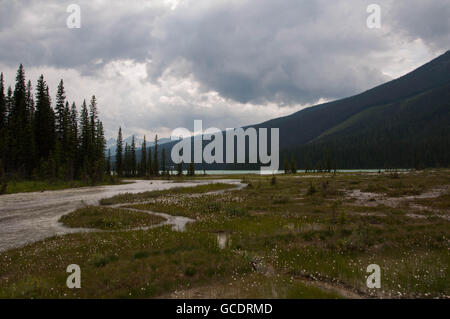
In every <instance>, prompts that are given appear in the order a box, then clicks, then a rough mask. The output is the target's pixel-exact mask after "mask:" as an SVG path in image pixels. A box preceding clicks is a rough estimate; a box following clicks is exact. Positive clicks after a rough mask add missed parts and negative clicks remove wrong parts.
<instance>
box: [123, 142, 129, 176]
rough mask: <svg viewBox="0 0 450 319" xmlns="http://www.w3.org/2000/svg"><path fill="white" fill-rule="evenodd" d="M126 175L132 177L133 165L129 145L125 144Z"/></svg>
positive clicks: (124, 168)
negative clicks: (131, 167)
mask: <svg viewBox="0 0 450 319" xmlns="http://www.w3.org/2000/svg"><path fill="white" fill-rule="evenodd" d="M123 157H124V167H123V170H124V175H125V176H127V177H129V176H130V166H131V165H130V164H131V156H130V147H129V146H128V143H125V152H124V156H123Z"/></svg>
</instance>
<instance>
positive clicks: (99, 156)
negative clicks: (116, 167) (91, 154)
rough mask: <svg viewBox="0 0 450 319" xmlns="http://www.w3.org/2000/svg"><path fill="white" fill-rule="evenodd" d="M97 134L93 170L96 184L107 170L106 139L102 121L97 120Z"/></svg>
mask: <svg viewBox="0 0 450 319" xmlns="http://www.w3.org/2000/svg"><path fill="white" fill-rule="evenodd" d="M95 126H96V129H95V132H96V134H97V135H96V136H95V145H94V149H95V158H94V159H93V160H92V163H93V164H94V170H93V172H92V176H93V183H94V184H95V183H96V182H98V181H101V180H102V179H103V174H104V172H105V148H106V139H105V134H104V131H103V124H102V122H101V121H99V120H97V123H96V124H95Z"/></svg>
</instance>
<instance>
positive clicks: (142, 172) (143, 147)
mask: <svg viewBox="0 0 450 319" xmlns="http://www.w3.org/2000/svg"><path fill="white" fill-rule="evenodd" d="M139 175H141V176H145V175H147V141H146V140H145V135H144V141H143V142H142V145H141V165H140V174H139Z"/></svg>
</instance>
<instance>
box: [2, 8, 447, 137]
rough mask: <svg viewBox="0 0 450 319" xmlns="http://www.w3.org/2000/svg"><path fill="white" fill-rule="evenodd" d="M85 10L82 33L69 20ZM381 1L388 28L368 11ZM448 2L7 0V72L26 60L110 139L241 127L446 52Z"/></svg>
mask: <svg viewBox="0 0 450 319" xmlns="http://www.w3.org/2000/svg"><path fill="white" fill-rule="evenodd" d="M71 3H76V4H78V5H79V6H80V8H81V28H80V29H69V28H68V27H67V25H66V20H67V17H68V16H69V15H70V13H67V12H66V9H67V6H68V5H69V4H71ZM371 3H376V4H379V5H380V6H381V28H380V29H369V28H368V27H367V25H366V20H367V17H368V16H369V13H367V12H366V8H367V6H368V5H369V4H371ZM449 17H450V1H449V0H382V1H381V0H380V1H377V0H371V1H366V0H347V1H343V0H334V1H330V0H295V1H294V0H227V1H225V0H152V1H143V0H134V1H122V0H121V1H119V0H108V1H106V0H105V1H103V0H86V1H74V0H71V1H61V0H22V1H20V0H18V1H13V0H0V71H2V72H3V73H4V75H5V76H6V82H7V84H13V81H14V77H15V72H16V69H17V67H18V65H19V63H23V64H24V66H25V71H26V74H27V78H28V79H30V80H32V83H33V85H34V84H35V83H36V80H37V78H38V76H39V75H40V74H41V73H43V74H44V76H45V77H46V80H47V82H48V83H49V85H50V88H51V92H52V95H53V96H54V95H55V92H56V86H57V83H58V81H59V79H61V78H63V79H64V82H65V87H66V91H67V96H68V98H69V100H70V101H75V102H76V103H77V105H78V106H79V105H80V104H81V102H82V99H83V98H86V99H89V98H90V96H91V95H93V94H95V95H96V96H97V99H98V101H99V108H100V116H101V118H102V120H103V122H104V125H105V129H106V135H107V137H108V138H109V137H115V136H116V134H117V129H118V127H119V125H121V126H122V128H123V129H124V131H125V135H126V136H128V135H131V134H136V135H138V136H142V135H144V134H146V135H147V136H149V135H153V134H155V133H159V134H160V135H162V136H168V135H170V132H171V130H172V129H174V128H176V127H186V128H188V129H191V130H192V128H193V127H192V126H193V120H194V119H202V120H203V121H204V126H205V127H211V126H213V127H218V128H220V129H224V128H227V127H237V126H241V125H247V124H255V123H258V122H262V121H264V120H267V119H270V118H274V117H278V116H284V115H288V114H290V113H293V112H295V111H297V110H300V109H301V108H304V107H306V106H310V105H314V104H317V103H320V102H323V101H329V100H334V99H337V98H342V97H346V96H349V95H352V94H355V93H359V92H361V91H364V90H366V89H369V88H371V87H373V86H375V85H377V84H380V83H383V82H385V81H388V80H390V79H393V78H396V77H399V76H401V75H403V74H405V73H407V72H410V71H412V70H413V69H414V68H416V67H418V66H420V65H422V64H424V63H426V62H427V61H429V60H431V59H433V58H435V57H436V56H438V55H440V54H442V53H444V52H445V51H447V50H449V49H450V47H449V44H450V19H449Z"/></svg>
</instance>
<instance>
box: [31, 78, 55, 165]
mask: <svg viewBox="0 0 450 319" xmlns="http://www.w3.org/2000/svg"><path fill="white" fill-rule="evenodd" d="M34 123H35V124H34V136H35V141H36V155H37V158H38V160H39V161H47V160H48V158H49V156H50V153H51V152H52V151H53V150H54V148H55V138H56V134H55V115H54V112H53V109H52V108H51V105H50V96H49V94H48V87H47V84H46V82H45V81H44V76H43V75H41V76H40V78H39V80H38V82H37V85H36V111H35V122H34Z"/></svg>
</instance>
